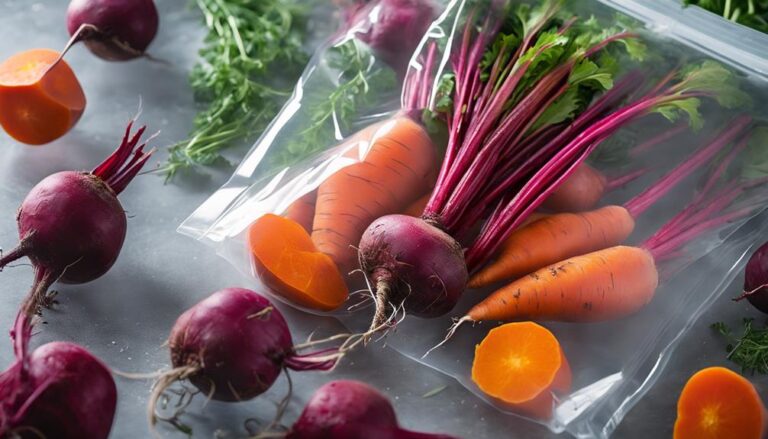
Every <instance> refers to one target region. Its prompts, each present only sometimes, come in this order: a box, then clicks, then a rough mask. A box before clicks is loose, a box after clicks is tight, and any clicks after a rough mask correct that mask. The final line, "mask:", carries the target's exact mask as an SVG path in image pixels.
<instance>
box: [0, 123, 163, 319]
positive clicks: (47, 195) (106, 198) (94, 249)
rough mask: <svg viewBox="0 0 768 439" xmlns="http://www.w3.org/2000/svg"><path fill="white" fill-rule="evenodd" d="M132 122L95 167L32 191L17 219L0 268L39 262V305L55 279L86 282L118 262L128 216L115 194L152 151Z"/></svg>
mask: <svg viewBox="0 0 768 439" xmlns="http://www.w3.org/2000/svg"><path fill="white" fill-rule="evenodd" d="M132 124H133V122H131V124H129V125H128V128H127V129H126V131H125V136H124V137H123V141H122V144H121V145H120V146H119V147H118V149H117V150H116V151H115V152H114V153H112V155H110V156H109V157H108V158H107V159H106V160H105V161H104V162H103V163H102V164H100V165H99V166H98V167H96V169H94V170H93V171H92V172H76V171H65V172H59V173H56V174H53V175H50V176H48V177H46V178H45V179H43V180H42V181H41V182H40V183H38V184H37V185H36V186H35V187H34V188H32V190H31V191H30V192H29V194H28V195H27V197H26V198H25V199H24V201H23V202H22V204H21V207H20V208H19V211H18V214H17V217H16V220H17V223H18V228H19V238H20V240H21V241H20V242H19V244H18V246H17V247H16V248H14V249H13V250H11V251H10V252H8V253H6V254H5V255H3V257H2V258H0V269H2V268H3V267H5V266H6V265H8V264H9V263H11V262H13V261H15V260H18V259H20V258H22V257H25V256H26V257H28V258H29V259H30V261H32V264H33V265H34V266H35V283H34V286H33V288H32V292H31V293H30V296H32V297H35V298H36V299H37V300H38V301H37V302H36V306H39V305H40V304H41V301H42V300H43V298H44V296H45V294H46V292H47V291H48V288H49V287H50V286H51V284H53V282H55V281H57V280H60V281H61V282H65V283H73V284H79V283H85V282H90V281H92V280H94V279H97V278H98V277H100V276H101V275H103V274H104V273H106V272H107V271H108V270H109V269H110V267H112V264H114V262H115V260H116V259H117V257H118V255H119V254H120V249H121V248H122V246H123V241H124V240H125V233H126V228H127V220H126V216H125V211H124V209H123V207H122V206H121V205H120V202H119V201H118V199H117V195H118V194H119V193H120V192H122V191H123V189H125V187H126V186H127V185H128V183H130V182H131V180H132V179H133V178H134V177H135V176H136V174H138V172H139V171H140V170H141V168H142V167H143V166H144V164H145V163H146V162H147V160H149V157H150V155H151V154H152V151H150V152H146V153H145V152H144V146H145V144H141V145H138V146H137V144H138V143H139V139H140V138H141V135H142V134H143V133H144V130H145V128H146V127H142V128H141V129H139V130H138V132H136V134H135V135H133V137H131V136H130V132H131V126H132Z"/></svg>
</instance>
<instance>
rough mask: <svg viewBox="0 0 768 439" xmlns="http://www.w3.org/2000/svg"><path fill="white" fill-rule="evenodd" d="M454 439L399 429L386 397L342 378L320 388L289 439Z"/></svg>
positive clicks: (291, 431) (293, 428) (366, 386)
mask: <svg viewBox="0 0 768 439" xmlns="http://www.w3.org/2000/svg"><path fill="white" fill-rule="evenodd" d="M359 438H367V439H452V436H446V435H440V434H428V433H417V432H413V431H408V430H404V429H402V428H400V426H399V425H398V423H397V415H395V411H394V409H393V408H392V405H391V404H390V403H389V401H388V400H387V398H385V397H384V396H383V395H382V394H380V393H379V392H378V391H376V389H374V388H372V387H370V386H368V385H366V384H363V383H361V382H358V381H346V380H339V381H333V382H330V383H328V384H326V385H324V386H322V387H320V388H319V389H318V390H317V391H316V392H315V394H314V395H312V398H311V399H310V400H309V402H308V403H307V405H306V406H305V407H304V411H302V412H301V416H299V419H298V420H297V421H296V422H295V423H294V424H293V426H292V427H291V430H290V431H289V432H288V435H287V436H286V439H359Z"/></svg>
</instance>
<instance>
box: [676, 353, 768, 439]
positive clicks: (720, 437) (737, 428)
mask: <svg viewBox="0 0 768 439" xmlns="http://www.w3.org/2000/svg"><path fill="white" fill-rule="evenodd" d="M765 433H766V411H765V406H763V402H762V401H761V400H760V395H758V394H757V391H756V390H755V387H754V386H753V385H752V383H750V382H749V381H747V379H746V378H744V377H742V376H741V375H739V374H737V373H735V372H732V371H731V370H729V369H726V368H724V367H709V368H706V369H702V370H700V371H698V372H696V373H695V374H694V375H693V376H692V377H691V378H690V379H689V380H688V382H687V383H686V384H685V387H683V391H682V393H681V394H680V399H679V400H678V401H677V421H675V433H674V438H675V439H760V438H762V437H764V435H765Z"/></svg>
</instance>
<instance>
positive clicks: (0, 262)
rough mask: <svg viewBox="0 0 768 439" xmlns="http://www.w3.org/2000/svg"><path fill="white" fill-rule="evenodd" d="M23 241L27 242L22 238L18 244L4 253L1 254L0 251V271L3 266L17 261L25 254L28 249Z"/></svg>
mask: <svg viewBox="0 0 768 439" xmlns="http://www.w3.org/2000/svg"><path fill="white" fill-rule="evenodd" d="M25 242H27V240H25V239H23V240H22V241H21V242H20V243H19V245H17V246H16V248H14V249H13V250H11V251H9V252H8V253H6V254H2V252H0V255H1V256H0V271H2V270H3V268H5V267H6V266H7V265H8V264H10V263H11V262H14V261H18V260H19V259H21V258H23V257H25V256H27V254H28V253H29V249H28V248H27V246H26V245H25V244H24V243H25Z"/></svg>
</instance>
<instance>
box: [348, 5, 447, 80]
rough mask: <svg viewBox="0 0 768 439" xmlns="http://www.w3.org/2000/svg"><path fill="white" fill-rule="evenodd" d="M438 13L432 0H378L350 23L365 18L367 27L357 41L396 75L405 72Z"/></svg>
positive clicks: (360, 12) (358, 13)
mask: <svg viewBox="0 0 768 439" xmlns="http://www.w3.org/2000/svg"><path fill="white" fill-rule="evenodd" d="M436 13H437V7H436V6H435V4H434V2H433V1H432V0H379V1H373V2H371V3H370V5H369V6H368V7H365V8H362V9H360V10H359V11H358V12H357V13H356V14H354V16H353V20H354V19H356V18H357V17H360V16H361V15H367V16H368V17H369V21H370V27H369V28H368V29H366V30H365V31H364V32H363V33H360V34H358V35H357V38H358V39H360V40H361V41H363V42H365V43H366V44H368V46H370V47H371V49H372V50H373V52H374V53H375V54H376V55H377V56H378V57H380V58H381V59H382V60H383V61H384V62H386V63H387V64H388V65H390V66H391V67H392V68H393V69H395V70H397V71H398V72H404V71H405V69H406V68H407V66H408V61H409V60H410V59H411V55H412V54H413V52H414V51H415V50H416V48H417V47H418V45H419V43H420V42H421V38H422V37H423V36H424V33H425V32H426V31H427V29H428V28H429V26H430V25H431V24H432V21H433V20H434V18H435V15H436Z"/></svg>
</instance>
